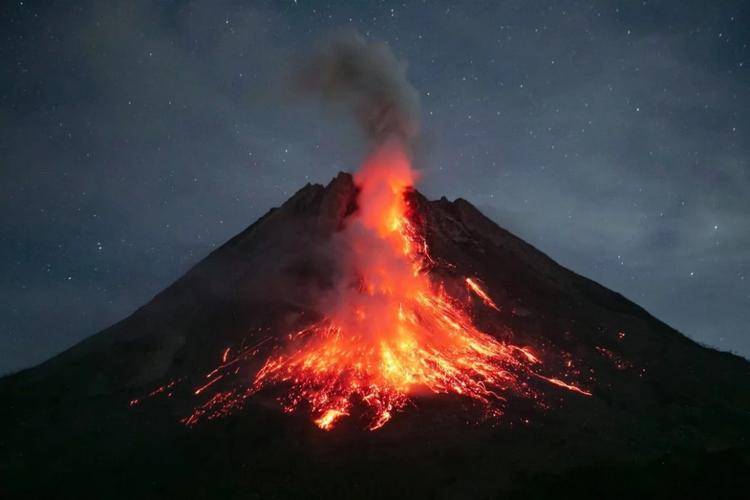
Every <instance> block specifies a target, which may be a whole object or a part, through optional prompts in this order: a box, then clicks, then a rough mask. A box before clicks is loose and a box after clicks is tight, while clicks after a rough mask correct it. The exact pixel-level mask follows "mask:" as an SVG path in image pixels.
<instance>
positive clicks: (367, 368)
mask: <svg viewBox="0 0 750 500" xmlns="http://www.w3.org/2000/svg"><path fill="white" fill-rule="evenodd" d="M414 180H415V176H414V172H413V171H412V169H411V166H410V163H409V160H408V158H407V157H406V155H405V154H404V153H403V152H402V151H401V150H400V149H398V148H383V149H381V150H380V151H378V152H377V153H376V154H375V155H374V156H373V157H371V158H370V160H369V161H368V162H367V163H366V164H365V165H364V167H363V169H362V171H361V172H359V173H358V174H357V175H356V177H355V181H356V183H357V185H358V187H359V188H360V194H359V198H358V201H359V207H360V209H359V212H358V213H357V214H356V215H355V218H354V220H353V221H351V222H350V225H349V226H348V227H347V228H346V229H345V231H346V234H345V237H346V239H347V241H348V242H349V243H350V244H351V255H350V258H349V259H348V260H349V263H350V264H351V266H352V268H353V270H354V272H355V273H356V275H357V277H358V279H357V285H358V286H356V287H352V286H347V287H345V288H344V289H343V290H341V293H340V294H339V296H338V297H337V300H336V302H335V303H334V304H333V307H332V310H331V311H330V314H329V315H328V317H327V318H326V319H325V320H323V321H321V322H320V323H318V324H316V325H314V326H312V327H311V328H310V329H308V330H306V331H304V332H301V335H298V336H297V337H296V338H295V341H293V342H292V344H291V345H290V346H288V347H289V348H288V349H286V352H285V353H284V354H278V355H276V356H273V357H271V358H269V359H268V360H267V361H266V363H265V365H264V366H263V367H262V368H261V370H260V371H259V372H258V374H257V375H256V377H255V380H254V382H253V387H254V389H255V390H260V389H261V388H263V387H265V386H268V385H270V384H287V385H288V386H289V392H288V394H287V395H286V396H285V397H284V398H283V404H284V407H285V409H286V410H287V411H292V410H294V409H296V408H297V407H298V406H299V405H301V404H305V405H308V406H309V409H310V411H311V413H312V414H313V416H314V419H315V420H314V421H315V423H316V424H317V425H318V426H319V427H320V428H322V429H325V430H328V429H331V428H332V427H333V426H334V425H335V423H336V422H337V421H338V420H339V419H341V418H343V417H345V416H347V415H349V414H350V413H351V410H352V405H354V404H355V403H356V402H359V403H363V404H364V406H365V407H366V409H367V412H368V413H369V414H370V421H369V424H368V428H369V429H371V430H374V429H378V428H380V427H382V426H383V425H385V424H386V423H387V422H388V421H389V420H390V419H391V418H392V417H393V416H394V414H395V413H397V412H398V411H400V410H402V409H403V408H404V407H405V406H406V405H407V403H408V402H409V400H410V396H412V395H414V394H417V393H420V392H432V393H436V394H448V393H452V394H457V395H461V396H465V397H468V398H471V399H473V400H476V401H478V402H480V403H483V404H484V405H486V407H487V408H488V409H489V411H490V412H491V413H493V412H494V413H499V409H498V408H497V407H496V406H492V405H491V403H492V402H493V401H501V400H502V396H501V394H502V392H503V391H506V390H513V391H515V392H516V393H525V395H529V394H528V393H529V392H530V389H529V388H528V386H527V384H525V383H524V380H526V379H527V378H528V377H529V375H531V371H530V367H531V366H532V365H533V364H536V363H539V360H538V359H537V358H536V357H535V356H534V355H533V354H532V353H531V352H530V351H529V350H528V349H522V348H518V347H515V346H510V345H507V344H504V343H502V342H500V341H498V340H496V339H495V338H493V337H491V336H490V335H488V334H486V333H483V332H481V331H479V330H478V329H477V328H475V327H474V325H473V324H472V321H471V319H470V317H469V316H468V313H467V312H466V311H465V310H464V308H463V306H462V305H461V304H459V303H457V302H456V301H454V300H452V299H451V298H450V297H448V296H447V294H445V293H444V292H443V291H442V289H441V288H440V287H435V286H434V285H433V284H432V283H431V281H430V279H429V277H428V275H427V274H426V273H425V272H423V264H424V263H425V261H426V260H430V259H429V254H428V252H427V245H426V242H425V241H424V239H423V238H422V237H421V235H420V234H418V232H417V231H416V229H415V228H414V226H413V225H412V223H411V221H410V219H409V213H408V212H409V208H408V206H407V203H406V198H405V192H406V190H407V189H408V188H410V187H411V186H412V184H413V182H414ZM466 283H467V284H468V286H469V287H470V288H471V289H472V290H473V291H474V293H476V294H477V295H478V296H479V297H480V298H481V299H482V301H483V302H484V303H485V304H486V305H487V306H489V307H491V308H493V309H495V310H497V311H499V310H500V309H499V308H498V307H497V306H496V305H495V303H494V302H493V301H492V299H491V298H490V297H489V295H487V294H486V292H484V290H482V289H481V288H480V287H479V285H478V284H476V282H474V281H472V280H471V279H469V278H467V279H466ZM348 285H350V284H348ZM554 380H556V379H554ZM553 383H557V382H553ZM557 385H560V384H557ZM571 387H572V386H571ZM568 388H570V387H568Z"/></svg>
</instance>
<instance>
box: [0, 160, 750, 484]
mask: <svg viewBox="0 0 750 500" xmlns="http://www.w3.org/2000/svg"><path fill="white" fill-rule="evenodd" d="M410 202H411V205H412V207H414V209H415V211H416V213H417V214H418V218H419V219H420V223H421V225H422V227H423V228H424V231H425V234H426V238H427V241H428V243H429V245H430V248H431V253H432V256H433V257H434V258H435V259H436V260H437V261H438V262H440V263H441V265H439V266H438V267H437V268H436V269H435V270H434V271H433V272H434V273H436V274H437V275H439V277H440V278H441V279H442V280H444V281H445V282H446V283H447V286H448V287H449V289H451V288H450V286H451V285H450V284H451V283H455V282H456V281H457V279H458V278H459V277H461V276H477V277H479V278H480V279H481V280H482V281H483V283H484V284H485V285H486V287H485V288H486V290H488V292H489V293H490V294H491V295H492V297H493V298H494V299H495V301H496V302H497V303H498V304H500V305H501V309H502V310H501V312H500V313H497V312H494V311H491V310H487V309H486V308H480V307H477V308H474V309H473V316H474V319H475V321H476V323H477V324H478V325H479V326H481V327H482V328H483V329H484V330H485V331H487V332H490V333H495V334H497V335H500V336H502V335H508V333H507V331H508V329H509V330H510V331H512V332H513V333H512V339H513V342H514V343H515V344H517V345H527V346H531V347H532V348H533V349H534V350H535V352H536V353H538V354H539V356H540V357H541V358H542V359H543V360H544V363H545V366H548V367H550V369H554V368H556V367H557V368H562V363H563V362H564V360H565V359H570V360H574V361H575V363H576V366H578V367H579V369H580V376H579V378H578V380H579V381H580V383H581V385H584V386H585V387H586V388H587V389H589V390H590V391H591V392H592V393H593V395H592V396H591V397H585V396H582V395H580V394H576V393H575V392H571V391H566V390H563V389H561V388H558V387H555V386H552V385H546V386H545V387H544V392H545V393H546V394H548V395H549V397H548V403H549V405H548V406H549V407H548V408H546V409H540V408H539V407H535V406H533V405H530V404H528V403H527V402H524V401H520V400H519V401H509V403H508V406H507V407H506V408H505V414H504V415H503V416H502V417H501V418H500V420H499V421H489V422H477V419H473V418H471V408H468V407H467V406H466V405H465V404H464V403H463V402H462V401H461V400H460V399H459V398H457V397H454V396H440V397H430V398H426V397H422V398H417V399H416V404H415V406H414V407H410V408H407V409H406V410H405V411H404V412H403V413H400V414H398V415H396V417H395V418H394V419H393V421H392V422H390V423H389V424H388V425H386V426H385V427H383V428H382V429H380V430H378V431H376V432H368V431H366V430H363V429H362V427H361V425H360V423H359V422H358V421H357V420H356V419H349V420H347V421H346V422H342V423H341V425H340V426H338V427H336V428H334V429H333V430H332V431H330V432H324V431H321V430H320V429H318V428H317V427H315V426H314V425H312V423H311V421H310V418H309V415H307V414H305V413H304V412H302V411H300V412H296V413H293V414H285V413H282V411H281V410H280V407H279V405H278V404H277V403H276V401H275V400H274V394H273V393H272V392H262V393H260V394H257V395H256V396H254V397H253V398H251V399H249V400H248V401H247V404H246V406H245V408H244V409H243V410H242V411H239V412H237V413H235V414H233V415H230V416H228V417H226V418H223V419H218V420H213V421H207V422H201V423H199V424H198V425H197V426H195V427H192V428H189V427H185V426H183V425H181V424H180V423H179V420H180V419H181V418H183V417H184V416H185V415H187V414H189V413H190V411H191V409H192V408H193V407H195V406H196V404H197V403H198V402H199V401H200V398H199V397H196V396H195V395H193V393H192V390H190V389H191V388H194V387H196V386H197V385H198V384H199V383H200V382H199V381H200V380H205V379H204V378H203V377H204V375H205V373H206V372H208V371H210V370H211V369H212V368H213V367H215V366H216V364H217V360H218V359H219V358H220V357H221V353H222V351H223V350H224V349H225V348H226V347H228V346H239V345H241V344H242V343H243V341H244V342H246V343H248V344H252V343H254V342H256V341H258V340H259V339H261V338H262V337H265V336H267V335H269V334H270V335H274V336H283V335H286V334H287V333H289V332H290V331H291V330H292V329H293V328H295V327H298V326H299V325H302V324H305V323H309V322H310V321H311V320H312V319H313V318H315V315H316V313H315V310H314V303H315V297H316V292H317V291H319V290H320V289H322V288H325V287H326V286H329V285H330V283H331V276H332V273H334V269H335V264H336V263H335V262H334V261H332V258H331V253H330V252H328V251H327V242H328V241H329V239H330V237H331V235H332V234H334V233H335V232H336V230H337V229H338V228H340V227H341V224H342V221H343V219H344V217H345V216H346V215H347V214H349V213H351V212H352V211H353V210H356V189H355V187H354V185H353V182H352V178H351V176H349V175H348V174H340V175H339V176H338V177H337V178H336V179H334V181H333V182H331V184H329V185H328V186H327V187H323V186H320V185H308V186H306V187H305V188H303V189H302V190H300V191H299V192H298V193H297V194H295V195H294V196H293V197H292V198H291V199H289V200H288V201H287V202H286V203H285V204H284V205H283V206H282V207H280V208H278V209H274V210H271V211H270V212H268V213H267V214H266V215H265V216H263V217H262V218H261V219H259V220H258V221H257V222H255V223H254V224H253V225H252V226H250V227H249V228H248V229H246V230H245V231H243V232H242V233H241V234H239V235H237V236H236V237H235V238H233V239H232V240H230V241H229V242H227V243H226V244H225V245H224V246H222V247H221V248H219V249H218V250H216V251H215V252H213V253H212V254H211V255H209V256H208V257H207V258H206V259H204V260H203V261H202V262H200V263H199V264H198V265H196V266H195V267H194V268H193V269H191V270H190V271H189V272H188V273H187V274H186V275H185V276H183V277H182V278H181V279H179V280H178V281H177V282H175V283H174V284H173V285H171V286H170V287H169V288H167V289H166V290H164V291H163V292H161V293H160V294H158V295H157V296H156V297H154V299H153V300H151V301H150V302H149V303H148V304H146V305H145V306H143V307H141V308H140V309H139V310H137V311H136V312H135V313H134V314H133V315H131V316H130V317H128V318H127V319H125V320H123V321H121V322H120V323H118V324H116V325H114V326H112V327H110V328H108V329H106V330H104V331H103V332H101V333H99V334H97V335H94V336H92V337H90V338H89V339H87V340H85V341H84V342H81V343H80V344H78V345H77V346H75V347H73V348H71V349H70V350H68V351H66V352H64V353H63V354H61V355H59V356H57V357H55V358H53V359H51V360H49V361H47V362H45V363H43V364H41V365H39V366H37V367H35V368H31V369H29V370H25V371H23V372H20V373H18V374H15V375H11V376H8V377H5V378H4V379H2V380H0V397H1V398H2V401H3V403H4V410H5V411H3V414H2V417H0V418H1V419H2V421H1V423H2V429H3V432H2V435H1V437H0V496H3V497H5V498H39V497H56V498H61V497H64V498H80V497H98V498H110V497H128V498H132V497H135V496H137V497H143V498H148V497H187V498H207V497H217V498H288V497H296V498H319V497H341V498H380V497H403V496H408V497H432V498H497V497H499V496H505V497H516V496H517V497H548V496H555V497H560V496H576V497H579V498H580V497H598V498H602V497H630V496H636V495H639V496H669V497H680V496H682V497H685V496H688V497H690V496H701V495H708V494H710V495H711V496H713V497H734V496H736V497H740V496H744V494H746V492H747V488H748V487H749V486H750V479H748V477H749V476H750V432H749V431H748V429H750V363H748V362H747V361H746V360H744V359H742V358H740V357H737V356H734V355H732V354H727V353H722V352H717V351H715V350H712V349H708V348H705V347H702V346H700V345H698V344H696V343H695V342H692V341H691V340H689V339H687V338H686V337H684V336H683V335H682V334H680V333H679V332H677V331H675V330H673V329H672V328H670V327H669V326H667V325H665V324H664V323H662V322H660V321H658V320H657V319H655V318H654V317H652V316H651V315H649V314H648V313H647V312H646V311H644V310H643V309H641V308H640V307H638V306H637V305H635V304H633V303H632V302H630V301H628V300H627V299H625V298H624V297H622V296H620V295H619V294H617V293H614V292H612V291H610V290H607V289H606V288H604V287H602V286H600V285H598V284H596V283H594V282H592V281H590V280H588V279H586V278H583V277H581V276H578V275H576V274H575V273H573V272H571V271H568V270H566V269H564V268H562V267H560V266H559V265H557V264H556V263H555V262H554V261H552V260H551V259H549V258H548V257H547V256H545V255H544V254H542V253H541V252H539V251H538V250H536V249H535V248H533V247H532V246H530V245H528V244H526V243H524V242H523V241H521V240H520V239H518V238H516V237H515V236H513V235H512V234H510V233H508V232H507V231H505V230H503V229H501V228H500V227H498V226H497V225H496V224H495V223H493V222H492V221H490V220H489V219H487V218H486V217H484V216H483V215H482V214H481V213H480V212H479V211H478V210H477V209H476V208H474V207H473V206H472V205H471V204H469V203H468V202H466V201H464V200H462V199H459V200H456V201H454V202H449V201H447V200H445V199H441V200H438V201H428V200H427V199H425V198H424V197H423V196H422V195H420V194H419V193H417V192H413V193H411V194H410ZM446 263H450V264H452V266H455V267H452V266H451V265H448V264H446ZM454 289H455V290H454V291H455V292H456V293H464V292H460V291H459V290H460V289H459V288H458V286H455V287H454ZM560 353H563V354H562V356H561V355H560ZM177 378H182V379H183V380H182V382H181V383H180V385H179V386H178V387H183V389H180V390H177V389H176V390H175V391H174V395H173V396H172V397H166V396H164V395H163V394H162V395H158V396H155V397H153V398H148V399H146V400H144V401H143V402H142V403H141V404H138V405H135V406H133V407H130V406H129V401H130V400H132V399H134V398H142V397H143V396H144V395H146V394H148V393H149V392H150V391H152V390H153V389H154V388H156V387H159V386H162V385H163V384H165V383H168V382H169V381H171V380H174V379H177ZM469 421H470V422H469ZM527 421H528V422H527Z"/></svg>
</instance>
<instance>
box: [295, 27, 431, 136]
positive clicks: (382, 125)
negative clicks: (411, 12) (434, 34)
mask: <svg viewBox="0 0 750 500" xmlns="http://www.w3.org/2000/svg"><path fill="white" fill-rule="evenodd" d="M296 81H297V82H298V83H299V85H300V87H301V89H302V90H304V91H306V92H310V93H313V94H316V95H319V96H321V97H322V98H323V99H324V100H326V101H329V102H334V103H341V104H343V105H344V106H346V107H347V108H349V109H350V110H351V111H352V112H353V113H354V115H355V117H356V118H357V120H358V122H359V123H360V125H361V126H362V129H363V131H364V132H365V134H366V135H367V137H368V139H369V140H370V141H372V143H373V144H374V145H378V144H382V143H383V142H384V141H386V140H389V139H399V140H401V141H403V143H404V145H406V146H407V147H408V148H409V149H410V150H411V149H412V148H413V146H414V141H415V139H416V137H417V134H418V132H419V118H418V117H419V94H418V93H417V91H416V89H415V88H414V87H412V86H411V84H410V83H409V82H408V81H407V80H406V64H405V63H404V62H402V61H399V60H398V59H396V57H395V56H394V55H393V52H391V49H390V48H389V47H388V46H387V45H386V44H384V43H381V42H368V41H366V40H365V39H364V38H363V37H361V36H360V35H358V34H357V33H355V32H345V33H341V34H339V35H337V36H335V37H333V38H331V39H329V40H328V41H327V42H326V43H324V44H323V45H322V46H321V47H319V48H318V49H317V51H315V52H314V54H313V55H312V57H311V58H310V59H309V60H307V61H306V62H305V63H304V64H303V66H302V68H301V69H300V71H299V74H298V76H297V80H296Z"/></svg>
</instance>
